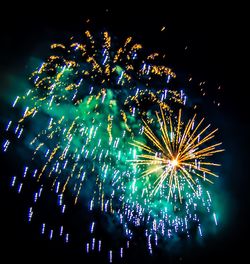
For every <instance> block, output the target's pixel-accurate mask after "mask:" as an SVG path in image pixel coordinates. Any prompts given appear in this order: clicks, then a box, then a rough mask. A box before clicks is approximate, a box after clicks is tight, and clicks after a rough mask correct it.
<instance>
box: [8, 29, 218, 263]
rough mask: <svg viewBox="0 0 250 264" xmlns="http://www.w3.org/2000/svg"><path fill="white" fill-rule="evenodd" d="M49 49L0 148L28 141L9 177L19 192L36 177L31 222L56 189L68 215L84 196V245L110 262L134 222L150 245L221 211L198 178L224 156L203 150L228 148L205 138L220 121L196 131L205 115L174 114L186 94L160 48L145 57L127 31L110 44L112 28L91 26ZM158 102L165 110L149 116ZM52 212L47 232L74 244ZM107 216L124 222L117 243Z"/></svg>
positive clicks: (17, 103)
mask: <svg viewBox="0 0 250 264" xmlns="http://www.w3.org/2000/svg"><path fill="white" fill-rule="evenodd" d="M117 47H118V48H117ZM51 49H52V51H53V55H51V56H49V57H48V58H47V59H46V60H45V61H44V62H42V63H41V65H40V66H39V67H38V68H37V69H36V70H35V71H34V72H33V73H32V75H31V78H30V81H31V82H32V88H31V89H29V90H28V91H27V92H26V93H25V94H24V95H22V96H21V95H19V96H17V97H16V99H15V100H14V102H13V105H12V107H13V109H14V111H15V118H13V119H12V120H9V122H8V123H7V126H6V128H5V133H6V139H5V140H4V143H3V151H4V152H6V151H7V150H8V151H9V152H12V155H13V156H14V157H15V156H16V155H17V153H18V151H17V150H18V149H21V150H22V155H20V156H22V157H21V158H20V163H22V168H21V171H23V173H20V175H17V176H13V177H12V179H11V186H12V188H15V189H16V190H17V192H18V193H21V192H23V191H24V186H25V184H26V185H27V186H33V187H32V188H33V189H32V188H29V192H31V195H30V203H29V204H30V207H29V209H28V221H29V222H31V221H32V219H34V218H39V217H38V215H39V214H35V212H36V210H39V209H37V208H39V205H38V204H39V202H38V201H39V200H42V201H43V202H44V203H48V201H47V196H48V193H49V192H50V191H52V192H53V195H54V198H55V199H56V201H57V207H58V208H59V214H60V215H63V216H65V215H66V217H68V218H70V217H72V214H71V211H70V210H71V208H72V207H73V208H75V207H77V205H79V204H80V205H84V207H85V210H87V212H88V213H87V215H88V217H87V219H84V222H85V227H84V228H85V230H86V229H87V230H88V235H86V236H85V242H84V243H85V245H86V252H87V253H90V251H93V252H95V251H98V252H100V251H102V248H105V250H106V252H108V256H109V260H110V262H112V258H113V250H117V251H119V252H120V257H121V258H122V257H123V255H124V252H125V250H126V249H127V248H129V247H130V245H131V244H133V241H134V239H135V240H136V235H135V233H136V230H137V229H138V228H143V230H144V235H145V237H146V241H147V244H148V249H149V252H150V253H152V243H153V242H152V241H154V244H155V245H156V246H157V244H158V238H159V237H160V236H161V237H163V238H164V239H165V238H166V239H169V238H171V237H175V235H176V236H178V234H179V233H185V234H186V235H187V237H190V227H191V226H192V225H193V223H195V224H196V225H197V226H198V229H199V232H200V234H202V233H201V232H202V231H201V224H200V218H199V215H198V211H199V210H200V211H202V210H203V211H205V212H206V213H213V214H214V215H215V213H214V212H213V210H212V200H211V197H210V193H209V191H208V190H206V189H204V190H203V189H202V184H201V181H202V182H203V181H205V182H211V179H209V178H208V177H209V176H214V177H216V176H217V175H216V174H215V173H214V172H213V171H212V170H211V169H210V167H213V166H218V165H219V164H215V163H213V162H210V161H207V158H209V157H211V156H212V155H213V154H215V153H217V152H220V151H222V150H221V149H218V148H217V147H219V145H220V143H217V144H210V145H209V142H210V141H211V140H212V138H213V137H214V134H215V132H216V130H214V131H212V132H208V127H205V128H203V129H201V130H200V128H201V126H202V124H203V119H202V120H201V121H200V122H199V123H198V124H197V125H195V118H196V117H195V116H194V117H193V118H192V119H190V120H189V121H188V122H184V121H182V117H181V113H182V111H181V110H180V111H179V114H178V115H177V116H175V108H176V107H183V108H185V105H186V100H187V96H186V95H185V94H184V92H183V91H182V90H181V91H178V90H175V89H172V88H171V89H170V88H169V86H170V84H169V83H170V80H171V78H175V77H176V76H175V73H174V72H173V71H172V70H171V69H170V68H168V67H166V66H163V65H162V64H160V63H157V62H156V61H157V59H158V58H159V57H160V55H159V54H158V53H153V54H151V55H149V56H145V54H144V53H143V52H142V46H141V45H140V44H137V43H134V42H133V40H132V38H131V37H128V38H127V39H126V40H125V42H124V44H123V45H122V46H121V47H120V46H117V45H116V43H113V44H112V41H111V37H110V35H109V33H108V32H104V33H103V34H101V35H97V36H96V37H93V36H92V34H91V33H90V31H85V34H84V37H83V39H81V40H80V41H78V40H77V39H76V38H73V37H71V38H70V40H69V41H68V42H66V44H53V45H51ZM139 55H141V57H140V56H139ZM139 57H140V59H139ZM155 107H156V108H159V109H160V112H156V114H155V115H153V114H151V113H152V110H153V109H155ZM20 113H21V114H20ZM153 125H154V126H155V128H157V129H156V130H155V129H154V128H152V126H153ZM158 131H160V135H158ZM129 142H133V143H131V144H130V143H129ZM207 144H208V145H207ZM131 163H132V165H131ZM130 165H131V166H130ZM207 176H208V177H207ZM190 190H191V191H190ZM27 192H28V191H27ZM176 193H177V195H178V196H179V199H178V198H176ZM43 196H45V198H43ZM166 197H167V199H166ZM170 198H171V199H170ZM51 200H52V198H51ZM51 200H50V202H51ZM69 208H70V209H69ZM86 208H87V209H86ZM45 214H46V213H45ZM48 215H49V213H47V214H46V216H45V217H44V220H43V222H42V223H40V228H41V234H42V235H43V236H47V237H48V238H49V239H50V240H51V239H53V238H54V237H56V236H57V237H60V238H62V239H63V240H64V241H65V242H66V243H68V242H69V241H70V239H71V234H70V231H69V230H70V227H69V226H68V225H67V223H66V224H63V221H60V220H59V219H60V218H56V221H55V222H53V223H51V219H50V218H49V217H48ZM103 215H105V216H106V217H107V218H110V217H111V218H112V221H114V222H115V224H114V226H115V227H117V226H121V227H122V230H123V231H122V235H123V236H122V237H123V238H124V239H120V240H119V243H114V244H113V245H111V246H106V245H105V243H104V242H105V241H104V242H103V240H102V236H101V235H100V233H98V231H97V230H98V228H101V227H102V228H106V229H107V227H106V226H105V227H104V226H103V223H101V220H100V219H102V218H101V217H102V216H103ZM63 216H62V217H63ZM85 216H86V214H85ZM97 216H98V217H97ZM110 222H111V221H110ZM215 222H216V224H217V219H216V215H215ZM114 232H115V231H114ZM85 233H87V232H85ZM110 236H111V235H110Z"/></svg>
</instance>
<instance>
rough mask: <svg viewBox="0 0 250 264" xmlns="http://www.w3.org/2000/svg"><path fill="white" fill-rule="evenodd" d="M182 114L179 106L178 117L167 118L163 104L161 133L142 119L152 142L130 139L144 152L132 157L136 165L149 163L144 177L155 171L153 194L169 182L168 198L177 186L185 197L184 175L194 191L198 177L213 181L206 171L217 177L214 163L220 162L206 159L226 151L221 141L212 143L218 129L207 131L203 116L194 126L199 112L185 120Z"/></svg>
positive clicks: (158, 114)
mask: <svg viewBox="0 0 250 264" xmlns="http://www.w3.org/2000/svg"><path fill="white" fill-rule="evenodd" d="M181 114H182V110H181V109H180V110H179V114H178V116H177V118H176V120H172V118H171V115H170V116H168V118H166V115H165V114H164V111H163V109H162V108H161V107H160V113H159V112H156V118H157V122H158V124H159V126H160V137H158V136H157V134H156V133H155V132H153V130H152V129H151V128H150V126H149V124H148V123H147V122H146V121H145V120H142V121H143V123H144V131H143V132H144V134H145V135H146V137H147V138H148V140H149V141H150V142H151V144H150V145H147V144H145V143H143V142H140V141H136V140H134V141H133V143H130V144H131V145H133V146H135V147H137V148H138V149H140V150H141V151H142V152H144V153H143V154H140V155H137V158H136V159H134V160H131V161H130V162H132V163H133V164H134V165H138V166H145V165H146V169H145V170H144V171H143V172H142V175H141V177H146V176H149V177H151V176H152V175H156V180H155V181H154V183H153V191H152V192H151V195H154V194H156V193H157V192H158V190H159V188H160V187H162V186H163V185H165V186H166V185H167V186H168V196H167V199H168V200H169V198H170V196H173V193H174V190H175V189H177V190H178V194H179V199H180V202H181V201H182V186H181V180H182V179H184V180H185V181H186V182H187V183H188V185H189V186H190V187H191V189H192V190H193V191H194V192H195V193H196V190H195V186H196V185H197V182H196V178H202V179H203V180H204V181H206V182H209V183H213V182H212V181H211V180H210V179H208V178H207V177H206V175H209V176H213V177H218V175H216V174H215V173H213V172H212V170H211V167H213V166H220V164H217V163H212V162H209V161H206V159H207V158H208V157H210V156H212V155H213V154H215V153H217V152H222V151H224V150H223V149H218V146H220V145H221V144H222V143H221V142H220V143H215V144H209V142H210V140H211V139H212V138H214V134H215V132H216V131H217V130H218V129H215V130H213V131H212V132H208V128H209V127H210V125H207V126H206V127H204V128H201V127H202V125H203V121H204V118H203V119H201V121H200V122H198V124H197V125H196V126H195V119H196V115H194V116H193V118H192V119H190V120H188V122H187V123H186V124H185V123H184V122H182V120H181ZM151 145H152V147H151Z"/></svg>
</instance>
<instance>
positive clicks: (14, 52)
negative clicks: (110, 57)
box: [0, 2, 250, 263]
mask: <svg viewBox="0 0 250 264" xmlns="http://www.w3.org/2000/svg"><path fill="white" fill-rule="evenodd" d="M151 4H152V3H149V4H148V6H146V4H145V6H143V7H142V6H141V7H136V6H135V4H134V5H131V4H130V5H129V4H126V3H125V2H124V3H123V2H120V3H119V2H117V3H116V4H115V5H109V6H105V7H103V8H102V7H99V9H97V7H95V6H92V7H89V5H88V4H87V3H86V4H84V3H82V4H81V5H80V4H77V3H72V4H71V3H70V2H68V3H65V6H64V4H62V3H61V5H60V6H59V7H56V6H53V7H52V6H45V5H44V6H43V3H42V2H39V3H36V4H34V6H31V9H29V8H28V6H25V5H23V6H15V9H14V7H13V6H12V5H10V4H9V5H6V7H3V8H2V10H1V12H2V16H1V18H0V32H1V35H0V85H1V86H0V96H1V97H2V95H4V94H6V93H8V92H9V90H8V89H10V88H9V79H8V76H9V75H10V74H11V75H15V74H18V75H20V73H21V72H23V71H25V70H24V69H25V67H26V65H27V64H28V59H29V57H30V56H32V55H34V54H35V55H38V54H39V55H41V49H45V50H44V56H45V55H46V52H48V50H49V49H48V44H49V43H53V42H54V41H56V40H57V39H60V38H62V36H67V35H68V34H74V33H79V32H81V30H82V28H83V27H82V22H83V21H85V20H86V19H87V18H90V19H91V20H92V21H94V22H93V23H94V24H95V26H96V27H97V28H100V29H102V28H103V27H104V28H108V29H109V31H111V32H112V33H114V34H117V35H118V36H124V37H125V36H127V35H131V34H132V35H133V36H134V37H135V39H136V40H138V41H139V42H141V43H143V44H144V47H145V48H146V49H151V50H161V51H163V52H166V54H167V58H168V60H169V65H170V66H171V67H172V68H173V69H176V70H177V72H179V73H180V74H182V73H183V72H185V73H189V72H190V73H191V74H192V76H195V78H196V79H197V80H206V81H208V83H209V84H208V90H209V89H214V88H213V87H217V86H218V85H221V86H222V87H223V92H222V96H221V107H219V108H215V110H212V113H213V115H214V116H213V118H214V120H213V121H214V123H215V125H216V126H217V127H219V128H220V137H221V138H222V140H223V142H224V147H225V148H226V153H225V155H224V160H222V161H221V162H222V163H224V165H223V166H225V169H224V172H226V175H225V176H224V175H222V176H221V177H226V179H224V181H223V184H224V185H225V190H226V192H227V193H228V196H229V199H230V201H231V202H232V206H231V208H230V211H231V214H230V213H229V217H230V218H231V220H230V221H228V223H229V224H228V225H227V227H225V228H224V233H223V234H221V235H220V237H218V238H216V241H214V240H212V241H208V244H207V245H208V246H207V247H204V248H198V249H197V248H194V249H193V252H190V254H186V255H185V256H183V257H182V259H180V258H179V257H178V258H174V259H171V258H169V259H166V258H162V257H161V256H156V257H155V258H154V259H153V260H151V261H155V263H191V262H192V263H198V261H203V262H206V261H208V260H212V261H213V263H219V260H230V259H231V258H233V257H236V258H242V257H243V256H247V255H248V252H247V248H246V244H245V242H244V241H245V239H247V238H249V231H248V229H249V220H248V214H249V209H250V208H249V196H248V183H249V180H248V176H249V169H248V158H249V157H248V151H247V148H248V146H249V144H248V143H249V142H248V138H247V137H248V134H249V133H248V131H250V130H249V129H250V127H249V125H250V122H249V116H248V113H247V112H249V111H248V107H249V104H248V102H247V94H248V87H249V85H248V86H246V85H245V84H244V82H243V80H244V73H243V72H244V68H245V67H246V66H245V65H244V60H245V57H246V54H247V52H246V48H245V47H244V46H245V41H244V40H245V35H246V31H245V28H246V19H245V14H244V12H243V10H244V8H243V7H241V8H239V7H236V6H235V5H233V4H232V5H229V6H226V5H225V6H220V7H219V6H218V5H212V4H207V5H206V4H204V5H203V6H201V5H200V6H194V7H187V6H185V7H183V8H181V4H180V5H179V6H178V7H175V8H172V7H171V6H170V5H168V4H167V2H166V3H164V4H163V3H162V4H160V3H159V4H155V6H151ZM40 5H41V6H40ZM96 5H97V6H98V4H97V3H96ZM163 26H165V27H166V30H165V31H164V32H160V29H161V28H162V27H163ZM186 46H187V50H185V47H186ZM46 49H47V50H46ZM11 92H12V91H11ZM1 119H2V118H1ZM1 125H2V122H1ZM1 157H2V156H1ZM1 166H2V165H1ZM5 175H7V172H5V171H4V168H3V167H2V170H1V173H0V197H1V199H0V214H1V226H0V234H1V240H2V241H3V243H4V244H3V245H2V246H1V247H0V259H1V258H4V257H7V258H8V259H9V260H14V259H16V258H19V260H27V261H28V263H33V261H34V262H35V261H36V259H43V260H48V263H50V262H49V260H50V259H51V258H53V257H55V258H57V259H58V260H59V259H60V260H61V261H62V263H64V262H65V263H69V262H67V261H69V260H71V261H72V262H70V263H88V262H84V259H82V258H83V257H82V255H81V254H79V252H77V251H76V250H75V249H74V248H73V247H72V246H71V247H68V248H66V247H65V246H64V245H61V244H56V243H54V242H48V241H44V240H41V239H40V238H39V231H37V230H33V229H32V228H31V227H30V226H28V225H27V224H26V223H25V222H24V220H23V219H24V214H25V213H24V211H25V210H26V209H25V208H26V207H25V206H26V205H25V201H24V199H21V198H20V197H19V196H17V195H16V194H15V193H14V192H12V191H11V190H10V189H9V186H8V181H7V180H5V179H4V180H2V179H1V178H2V177H4V176H5ZM134 254H135V253H134ZM135 255H136V254H135ZM180 257H181V256H180ZM86 261H90V260H89V259H87V260H86ZM1 262H2V261H1ZM8 262H10V261H7V262H2V263H8ZM56 263H59V262H56ZM130 263H132V262H130Z"/></svg>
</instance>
